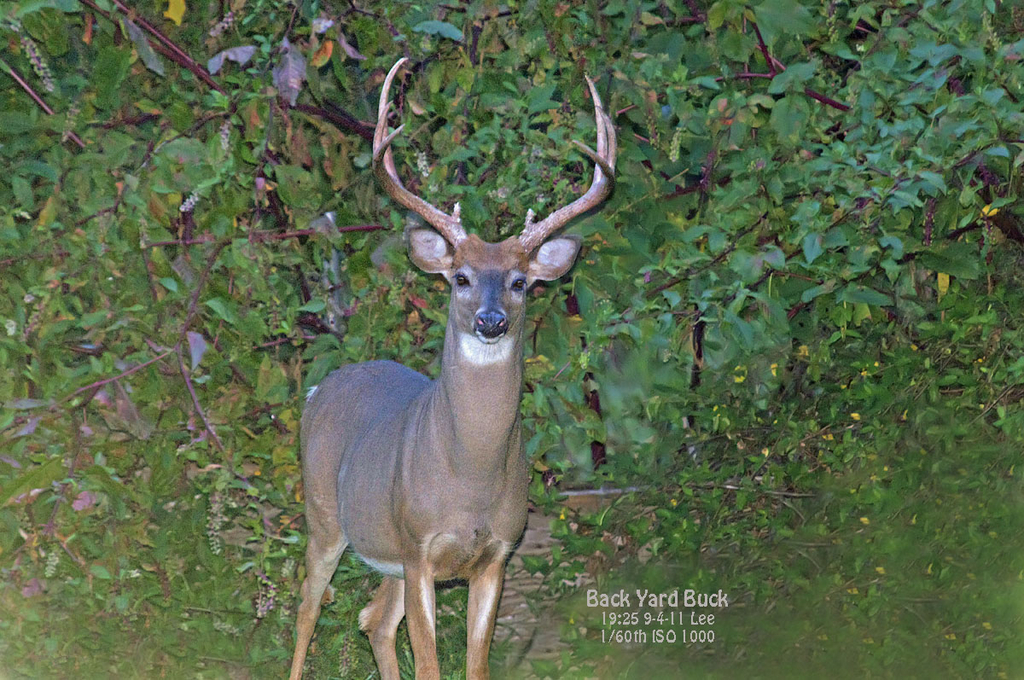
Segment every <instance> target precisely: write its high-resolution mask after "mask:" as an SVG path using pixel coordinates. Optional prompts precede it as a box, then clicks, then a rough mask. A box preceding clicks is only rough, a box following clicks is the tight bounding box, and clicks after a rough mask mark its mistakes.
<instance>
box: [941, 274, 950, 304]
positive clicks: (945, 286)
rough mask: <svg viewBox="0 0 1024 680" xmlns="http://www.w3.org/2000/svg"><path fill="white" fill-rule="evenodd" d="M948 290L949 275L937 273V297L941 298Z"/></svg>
mask: <svg viewBox="0 0 1024 680" xmlns="http://www.w3.org/2000/svg"><path fill="white" fill-rule="evenodd" d="M948 290H949V274H943V273H942V272H939V297H940V298H941V297H942V296H943V295H945V294H946V292H947V291H948Z"/></svg>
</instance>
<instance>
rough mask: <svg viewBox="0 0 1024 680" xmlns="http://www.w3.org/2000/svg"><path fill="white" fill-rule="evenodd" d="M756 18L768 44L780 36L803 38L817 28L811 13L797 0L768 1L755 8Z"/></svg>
mask: <svg viewBox="0 0 1024 680" xmlns="http://www.w3.org/2000/svg"><path fill="white" fill-rule="evenodd" d="M754 16H755V17H756V18H757V26H758V28H760V29H761V35H762V36H763V37H764V39H765V42H767V43H768V44H772V43H773V42H774V41H775V38H776V37H777V36H780V35H786V36H789V37H794V38H795V37H798V36H801V35H803V34H804V33H808V32H810V31H811V29H813V28H814V26H815V21H814V18H813V17H812V16H811V12H810V11H809V10H808V9H807V8H806V7H804V6H803V5H801V4H800V3H799V2H797V0H766V1H765V2H763V3H761V4H760V5H758V6H757V7H755V8H754Z"/></svg>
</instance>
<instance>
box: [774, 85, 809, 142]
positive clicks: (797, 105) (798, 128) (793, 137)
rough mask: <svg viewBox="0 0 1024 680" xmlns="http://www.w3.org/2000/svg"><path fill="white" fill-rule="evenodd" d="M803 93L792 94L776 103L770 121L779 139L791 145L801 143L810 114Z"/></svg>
mask: <svg viewBox="0 0 1024 680" xmlns="http://www.w3.org/2000/svg"><path fill="white" fill-rule="evenodd" d="M805 99H806V98H805V97H804V96H803V95H802V94H791V95H788V96H786V97H783V98H782V99H780V100H779V101H778V102H776V103H775V107H774V108H773V109H772V115H771V117H770V118H769V120H768V122H769V124H770V125H771V126H772V129H773V130H774V131H775V134H777V135H778V136H779V141H781V142H784V143H786V144H787V145H789V146H796V145H797V144H799V143H800V136H801V133H802V132H803V129H804V125H805V123H806V122H807V118H808V116H809V115H810V110H809V108H808V106H807V102H806V101H805Z"/></svg>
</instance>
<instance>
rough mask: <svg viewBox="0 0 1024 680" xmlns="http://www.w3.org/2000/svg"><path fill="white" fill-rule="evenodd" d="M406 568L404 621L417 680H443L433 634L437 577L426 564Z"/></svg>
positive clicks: (411, 565)
mask: <svg viewBox="0 0 1024 680" xmlns="http://www.w3.org/2000/svg"><path fill="white" fill-rule="evenodd" d="M403 566H404V568H405V618H406V621H407V623H408V624H409V640H410V641H411V642H412V655H413V660H414V661H415V662H416V680H440V678H441V671H440V669H439V667H438V664H437V644H436V638H435V634H434V573H433V570H432V569H431V568H430V565H429V564H426V563H422V564H415V563H406V564H405V565H403Z"/></svg>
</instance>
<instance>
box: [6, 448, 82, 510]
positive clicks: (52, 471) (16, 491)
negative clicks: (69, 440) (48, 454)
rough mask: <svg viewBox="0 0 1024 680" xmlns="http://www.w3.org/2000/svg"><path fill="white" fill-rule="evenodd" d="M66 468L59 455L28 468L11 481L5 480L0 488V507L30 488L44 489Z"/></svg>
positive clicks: (62, 474)
mask: <svg viewBox="0 0 1024 680" xmlns="http://www.w3.org/2000/svg"><path fill="white" fill-rule="evenodd" d="M65 470H66V468H65V467H64V460H63V459H62V458H60V457H57V458H51V459H50V460H48V461H46V462H45V463H43V464H42V465H39V466H37V467H32V468H29V469H28V470H26V471H25V473H24V474H23V475H21V476H20V477H18V478H16V479H15V480H14V481H13V482H5V483H4V486H3V488H2V489H0V507H3V506H4V505H6V504H7V503H8V501H10V500H11V499H13V498H17V497H18V496H21V495H22V494H25V493H28V492H29V491H31V490H32V489H45V488H47V487H49V486H50V484H52V483H53V482H55V481H57V480H58V479H62V478H63V477H64V473H65Z"/></svg>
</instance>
